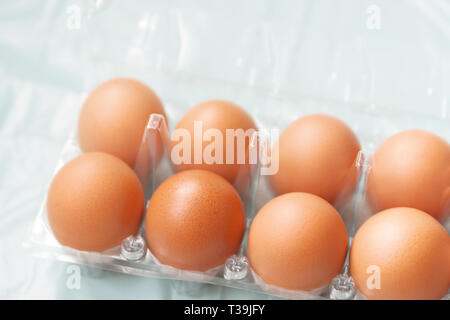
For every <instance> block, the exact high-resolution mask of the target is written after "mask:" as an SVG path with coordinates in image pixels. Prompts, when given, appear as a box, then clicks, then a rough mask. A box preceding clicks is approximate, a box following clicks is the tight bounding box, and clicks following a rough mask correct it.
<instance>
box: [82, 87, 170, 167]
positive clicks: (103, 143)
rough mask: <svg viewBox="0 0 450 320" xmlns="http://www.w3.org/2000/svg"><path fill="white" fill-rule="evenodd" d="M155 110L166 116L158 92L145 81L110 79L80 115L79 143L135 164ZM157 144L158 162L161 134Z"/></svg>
mask: <svg viewBox="0 0 450 320" xmlns="http://www.w3.org/2000/svg"><path fill="white" fill-rule="evenodd" d="M152 113H156V114H160V115H163V116H165V112H164V109H163V105H162V103H161V101H160V100H159V98H158V96H157V95H156V94H155V93H154V92H153V91H152V90H151V89H150V88H148V87H147V86H146V85H145V84H143V83H141V82H139V81H137V80H133V79H128V78H115V79H112V80H109V81H106V82H104V83H102V84H100V85H99V86H98V87H97V88H95V89H94V90H93V91H92V92H91V93H90V94H89V96H88V97H87V98H86V101H85V102H84V104H83V107H82V109H81V112H80V115H79V119H78V142H79V145H80V147H81V149H82V150H83V152H92V151H99V152H106V153H109V154H112V155H114V156H116V157H118V158H120V159H122V160H123V161H125V162H126V163H127V164H128V165H129V166H130V167H132V168H133V167H134V165H135V162H136V157H137V155H138V152H139V148H140V145H141V141H142V137H143V134H144V130H145V128H146V126H147V122H148V120H149V117H150V115H151V114H152ZM154 148H155V150H156V151H155V154H156V159H154V160H155V162H157V161H159V159H160V158H161V154H162V150H163V146H162V141H161V138H160V137H159V138H158V139H156V142H155V145H154ZM151 160H153V159H151ZM150 165H151V164H149V166H150Z"/></svg>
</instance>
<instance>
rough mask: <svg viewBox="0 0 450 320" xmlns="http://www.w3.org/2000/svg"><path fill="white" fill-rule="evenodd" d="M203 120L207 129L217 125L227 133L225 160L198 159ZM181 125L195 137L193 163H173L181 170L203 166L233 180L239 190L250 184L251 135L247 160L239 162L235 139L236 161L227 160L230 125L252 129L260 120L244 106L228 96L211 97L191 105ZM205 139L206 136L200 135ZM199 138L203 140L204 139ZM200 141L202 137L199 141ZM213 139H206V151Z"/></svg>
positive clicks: (192, 142)
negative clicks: (198, 132)
mask: <svg viewBox="0 0 450 320" xmlns="http://www.w3.org/2000/svg"><path fill="white" fill-rule="evenodd" d="M195 121H201V122H202V127H203V132H205V131H206V130H208V129H217V130H219V131H220V132H221V133H222V136H223V144H222V145H223V149H222V150H223V163H221V164H220V163H212V164H208V163H205V161H203V160H204V159H202V163H200V164H196V163H194V160H195V159H194V139H195V138H194V137H195V135H194V122H195ZM177 129H186V130H187V131H188V132H189V133H190V136H191V137H192V141H191V159H190V161H189V163H181V164H175V163H173V167H174V168H175V170H177V171H181V170H189V169H202V170H208V171H211V172H214V173H217V174H219V175H221V176H222V177H224V178H225V179H227V180H228V181H229V182H230V183H231V184H233V185H234V186H235V187H236V188H237V189H238V190H239V191H244V190H245V189H246V187H247V185H248V181H249V177H250V166H249V152H248V150H249V142H250V138H246V139H245V151H244V152H245V155H244V156H245V163H244V164H242V163H238V158H237V157H238V148H237V146H238V144H237V143H236V141H235V144H234V162H233V163H232V164H228V163H226V154H227V153H226V140H225V139H226V130H227V129H233V130H237V129H242V130H243V131H244V132H245V131H247V130H248V129H254V130H256V124H255V123H254V121H253V119H252V118H251V116H250V115H249V114H248V113H247V112H246V111H245V110H244V109H242V108H241V107H240V106H238V105H236V104H234V103H232V102H229V101H225V100H208V101H205V102H202V103H199V104H198V105H196V106H194V107H192V108H191V109H189V110H188V111H187V112H186V113H185V114H184V116H183V117H182V118H181V119H180V121H179V122H178V124H177V125H176V127H175V130H177ZM200 139H202V137H200ZM200 139H199V140H200ZM178 143H179V141H172V148H173V147H174V146H175V145H176V144H178ZM197 143H198V144H200V143H202V141H197ZM209 144H210V142H209V141H203V143H202V146H203V148H202V152H204V150H205V148H206V146H207V145H209Z"/></svg>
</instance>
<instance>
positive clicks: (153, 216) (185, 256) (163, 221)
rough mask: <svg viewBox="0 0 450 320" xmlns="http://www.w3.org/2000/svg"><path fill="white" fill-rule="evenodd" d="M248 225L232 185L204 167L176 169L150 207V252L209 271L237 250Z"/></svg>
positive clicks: (188, 267)
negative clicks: (198, 168)
mask: <svg viewBox="0 0 450 320" xmlns="http://www.w3.org/2000/svg"><path fill="white" fill-rule="evenodd" d="M244 228H245V214H244V207H243V205H242V202H241V200H240V198H239V195H238V194H237V192H236V190H235V189H234V188H233V186H232V185H231V184H230V183H229V182H228V181H227V180H225V179H224V178H222V177H221V176H219V175H217V174H215V173H212V172H209V171H204V170H188V171H183V172H180V173H177V174H175V175H173V176H171V177H170V178H169V179H167V180H166V181H164V182H163V183H162V184H161V185H160V186H159V187H158V188H157V189H156V191H155V193H154V194H153V196H152V198H151V199H150V202H149V204H148V209H147V217H146V232H147V241H148V245H149V248H150V250H151V252H152V253H153V254H154V255H155V256H156V258H157V259H158V260H159V261H160V262H161V263H163V264H167V265H171V266H173V267H176V268H179V269H186V270H197V271H205V270H208V269H211V268H213V267H216V266H219V265H221V264H223V263H225V260H226V259H227V258H228V257H230V256H231V255H233V254H234V253H236V252H237V250H238V249H239V246H240V244H241V241H242V236H243V234H244Z"/></svg>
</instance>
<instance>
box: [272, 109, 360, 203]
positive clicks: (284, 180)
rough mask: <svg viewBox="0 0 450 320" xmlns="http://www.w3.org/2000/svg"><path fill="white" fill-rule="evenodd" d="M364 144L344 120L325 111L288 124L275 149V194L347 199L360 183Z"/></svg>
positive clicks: (273, 149) (273, 182)
mask: <svg viewBox="0 0 450 320" xmlns="http://www.w3.org/2000/svg"><path fill="white" fill-rule="evenodd" d="M359 150H360V145H359V142H358V139H357V138H356V136H355V134H354V133H353V132H352V130H351V129H350V128H349V127H348V126H347V125H346V124H345V123H343V122H342V121H341V120H339V119H336V118H334V117H331V116H328V115H324V114H314V115H308V116H305V117H302V118H300V119H298V120H296V121H294V122H292V123H291V124H290V125H288V126H287V127H286V128H285V129H284V130H283V131H282V133H281V134H280V138H279V140H278V141H277V142H276V143H275V145H274V147H273V148H272V158H273V157H278V159H279V170H278V172H277V173H276V174H274V175H271V176H269V179H270V183H271V185H272V188H273V190H274V192H275V194H277V195H279V194H283V193H288V192H308V193H312V194H315V195H318V196H320V197H322V198H324V199H325V200H327V201H328V202H330V203H332V204H337V202H340V201H341V200H342V201H345V200H346V199H347V198H348V196H349V195H350V194H351V193H352V192H353V190H354V188H355V185H356V178H357V168H356V159H357V155H358V152H359Z"/></svg>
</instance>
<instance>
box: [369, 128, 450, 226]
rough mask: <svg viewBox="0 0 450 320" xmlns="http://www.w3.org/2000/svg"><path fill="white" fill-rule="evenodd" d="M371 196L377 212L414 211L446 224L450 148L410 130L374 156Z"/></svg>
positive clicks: (432, 136)
mask: <svg viewBox="0 0 450 320" xmlns="http://www.w3.org/2000/svg"><path fill="white" fill-rule="evenodd" d="M372 162H373V163H372V167H371V169H370V171H369V174H368V177H367V196H368V199H369V202H370V204H371V206H372V208H373V210H374V211H375V212H377V211H380V210H384V209H388V208H393V207H412V208H416V209H419V210H422V211H425V212H426V213H428V214H430V215H431V216H433V217H435V218H436V219H438V220H441V221H443V220H445V219H446V218H447V217H448V216H449V214H450V145H449V144H448V143H447V142H446V141H445V140H444V139H442V138H440V137H439V136H437V135H435V134H433V133H431V132H427V131H424V130H406V131H403V132H400V133H398V134H396V135H394V136H392V137H390V138H388V139H387V140H385V141H384V142H382V143H381V145H380V146H379V147H378V148H377V150H376V151H375V153H374V155H373V161H372Z"/></svg>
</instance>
